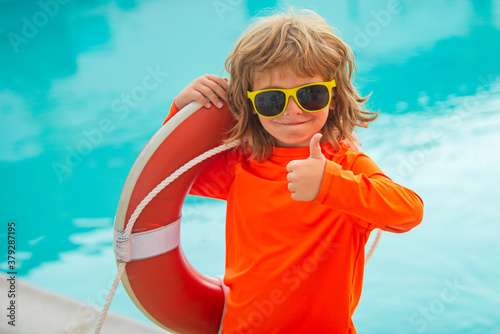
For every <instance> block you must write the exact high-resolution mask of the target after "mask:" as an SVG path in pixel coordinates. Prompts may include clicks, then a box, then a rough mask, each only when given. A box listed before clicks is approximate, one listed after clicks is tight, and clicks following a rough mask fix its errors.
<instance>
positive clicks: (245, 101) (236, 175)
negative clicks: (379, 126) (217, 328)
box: [170, 11, 423, 334]
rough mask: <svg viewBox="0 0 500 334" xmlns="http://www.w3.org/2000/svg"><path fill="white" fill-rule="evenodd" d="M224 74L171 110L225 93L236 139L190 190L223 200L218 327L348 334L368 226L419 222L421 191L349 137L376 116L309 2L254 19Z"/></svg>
mask: <svg viewBox="0 0 500 334" xmlns="http://www.w3.org/2000/svg"><path fill="white" fill-rule="evenodd" d="M226 70H227V71H228V73H229V74H230V77H231V80H230V81H228V80H227V79H224V78H220V77H217V76H214V75H204V76H202V77H200V78H198V79H196V80H194V81H193V82H192V83H191V84H190V85H188V86H187V87H186V88H185V89H183V90H182V91H181V93H180V94H179V95H178V96H177V97H176V99H175V101H174V104H173V105H172V109H171V113H170V116H171V115H172V114H174V113H175V112H177V111H178V110H179V109H181V108H183V107H184V106H186V105H187V104H188V103H189V102H191V101H194V100H197V101H200V102H201V103H203V104H205V106H206V107H210V105H211V103H213V104H215V105H216V106H218V107H219V108H220V107H222V100H224V101H227V103H228V104H229V106H230V109H231V111H232V113H233V115H234V117H235V118H236V120H237V125H236V126H235V127H234V129H233V131H232V133H231V136H230V140H234V139H240V140H241V143H242V144H241V145H240V147H239V148H237V149H236V150H234V151H231V152H227V153H225V154H224V155H222V156H221V157H220V158H218V159H217V160H216V161H215V162H214V163H212V164H211V165H210V166H209V167H208V168H207V169H206V170H204V171H203V173H202V174H201V175H200V176H199V177H198V179H197V180H196V182H195V184H194V185H193V187H192V189H191V192H190V193H191V194H193V195H201V196H208V197H212V198H218V199H222V200H226V201H227V214H226V217H227V218H226V219H227V222H226V224H227V225H226V271H225V276H224V283H225V284H226V285H227V286H228V287H229V293H228V297H227V303H226V314H225V317H224V320H223V333H231V334H233V333H235V334H240V333H241V334H246V333H266V334H269V333H356V330H355V328H354V325H353V323H352V320H351V317H352V315H353V313H354V310H355V308H356V306H357V305H358V302H359V299H360V295H361V287H362V280H363V269H364V263H365V261H364V258H365V244H366V242H367V240H368V237H369V235H370V232H371V231H372V230H373V229H375V228H380V229H382V230H385V231H391V232H396V233H402V232H406V231H409V230H410V229H412V228H413V227H415V226H416V225H418V224H419V223H420V221H421V220H422V215H423V203H422V200H421V199H420V198H419V197H418V196H417V195H416V194H415V193H414V192H412V191H411V190H409V189H406V188H404V187H402V186H400V185H398V184H396V183H394V182H393V181H392V180H391V179H389V178H388V177H387V176H385V175H384V174H383V172H382V171H381V170H380V169H379V167H378V166H377V165H376V164H375V163H374V162H373V161H372V160H371V159H370V158H369V157H368V156H366V155H365V154H363V153H361V152H359V151H358V150H357V149H356V148H355V146H356V145H355V144H354V143H355V141H356V140H355V135H354V132H353V131H354V128H355V127H356V126H367V124H368V123H369V122H371V121H372V120H374V119H375V118H376V117H377V113H371V112H368V111H365V110H364V109H363V102H365V101H366V98H363V97H360V96H359V95H358V93H357V92H356V90H355V88H354V86H353V84H352V82H351V81H350V79H351V77H352V74H353V71H354V70H355V66H354V58H353V55H352V52H351V50H350V48H349V47H348V46H347V45H346V44H345V43H344V42H342V41H341V40H340V39H339V38H338V37H337V36H336V35H335V34H334V32H333V31H332V29H331V28H330V27H329V26H328V24H327V23H326V22H325V21H324V20H323V19H322V18H321V17H320V16H318V15H317V14H315V13H314V12H311V11H300V12H298V13H294V12H293V11H289V12H288V13H286V14H280V15H274V16H270V17H266V18H261V19H260V20H258V21H256V23H254V24H253V25H252V26H251V27H250V28H249V30H247V31H246V33H244V34H243V35H242V37H241V38H240V40H239V41H238V42H237V44H236V45H235V47H234V48H233V50H232V52H231V54H230V55H229V57H228V59H227V61H226Z"/></svg>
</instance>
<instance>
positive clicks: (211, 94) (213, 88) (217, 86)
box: [202, 76, 229, 108]
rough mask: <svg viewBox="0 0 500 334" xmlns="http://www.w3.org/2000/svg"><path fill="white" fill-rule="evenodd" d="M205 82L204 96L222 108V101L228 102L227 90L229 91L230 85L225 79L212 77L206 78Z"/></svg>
mask: <svg viewBox="0 0 500 334" xmlns="http://www.w3.org/2000/svg"><path fill="white" fill-rule="evenodd" d="M205 79H206V80H204V82H203V86H204V87H203V88H202V89H203V92H202V93H203V94H205V96H206V97H207V99H209V100H210V101H211V102H212V103H214V104H215V105H216V106H217V107H219V108H221V107H222V102H221V101H220V99H222V100H224V101H227V90H228V89H229V85H228V83H227V82H226V81H225V80H224V78H221V77H218V76H210V77H207V78H205Z"/></svg>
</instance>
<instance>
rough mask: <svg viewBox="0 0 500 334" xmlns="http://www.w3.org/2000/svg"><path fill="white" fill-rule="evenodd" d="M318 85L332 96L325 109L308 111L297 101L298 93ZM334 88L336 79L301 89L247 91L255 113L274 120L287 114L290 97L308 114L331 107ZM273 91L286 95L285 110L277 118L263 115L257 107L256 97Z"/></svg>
mask: <svg viewBox="0 0 500 334" xmlns="http://www.w3.org/2000/svg"><path fill="white" fill-rule="evenodd" d="M316 85H319V86H324V87H326V88H327V89H328V91H329V92H330V95H329V98H328V103H327V104H326V106H325V107H323V108H321V109H318V110H307V109H304V108H303V107H302V105H301V104H300V103H299V101H298V99H297V92H298V90H299V89H302V88H304V87H309V86H316ZM333 87H337V83H336V82H335V79H333V80H332V81H326V82H316V83H311V84H307V85H303V86H299V87H295V88H286V89H282V88H269V89H263V90H256V91H254V92H250V91H247V97H248V98H249V99H250V101H252V105H253V109H254V110H255V112H256V113H257V114H259V115H260V116H262V117H265V118H274V117H278V116H280V115H282V114H283V113H284V112H285V110H286V107H288V101H289V100H290V96H292V97H293V99H294V100H295V103H296V104H297V105H298V106H299V108H300V109H302V110H304V111H306V112H318V111H320V110H323V109H324V108H326V107H327V106H329V105H330V103H331V102H332V88H333ZM272 91H278V92H282V93H285V106H284V107H283V110H282V111H281V112H280V113H279V114H278V115H275V116H265V115H262V114H261V113H260V112H259V111H258V110H257V107H256V105H255V97H256V96H257V94H259V93H263V92H272Z"/></svg>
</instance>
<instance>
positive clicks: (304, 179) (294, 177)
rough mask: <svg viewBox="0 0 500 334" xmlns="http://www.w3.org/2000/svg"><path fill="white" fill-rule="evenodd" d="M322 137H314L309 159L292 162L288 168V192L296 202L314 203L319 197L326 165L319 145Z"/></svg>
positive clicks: (319, 135)
mask: <svg viewBox="0 0 500 334" xmlns="http://www.w3.org/2000/svg"><path fill="white" fill-rule="evenodd" d="M322 136H323V135H322V134H320V133H317V134H315V135H314V136H312V138H311V143H310V152H311V154H310V156H309V158H307V159H305V160H293V161H290V162H289V163H288V165H287V166H286V170H287V171H288V175H287V179H288V190H290V192H291V193H292V199H294V200H296V201H312V200H314V199H315V198H316V196H318V193H319V189H320V188H321V182H322V181H323V173H324V172H325V163H326V158H325V156H324V155H323V153H322V152H321V146H320V145H319V141H320V140H321V137H322Z"/></svg>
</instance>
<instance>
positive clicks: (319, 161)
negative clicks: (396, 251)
mask: <svg viewBox="0 0 500 334" xmlns="http://www.w3.org/2000/svg"><path fill="white" fill-rule="evenodd" d="M320 139H321V136H320V135H318V134H316V135H314V136H313V137H312V139H311V145H310V150H311V155H310V157H309V158H308V159H305V160H295V161H292V162H290V163H289V164H288V165H287V170H288V172H289V173H288V176H287V178H288V181H289V184H288V189H289V190H290V192H291V193H292V194H291V196H292V198H293V199H294V200H298V201H313V200H314V201H316V202H319V203H321V204H324V205H327V206H329V207H331V208H334V209H336V210H339V211H341V212H344V213H347V214H349V215H351V216H352V217H353V218H354V219H355V220H356V221H357V223H358V224H360V225H362V226H363V227H365V228H368V227H369V224H372V225H374V227H378V228H381V229H384V230H387V231H391V232H406V231H408V230H410V229H411V228H413V227H415V226H416V225H418V224H419V223H420V222H421V221H422V216H423V202H422V199H421V198H420V197H419V196H418V195H417V194H415V193H414V192H413V191H411V190H409V189H407V188H405V187H403V186H400V185H399V184H396V183H394V182H393V181H392V180H391V179H389V178H388V177H387V176H385V175H384V174H383V172H382V171H381V170H380V168H379V167H378V166H377V165H376V164H375V163H374V162H373V161H372V160H371V159H370V158H369V157H367V156H366V155H364V154H359V155H357V157H356V158H355V160H354V161H353V162H352V163H351V164H350V166H347V167H348V170H344V169H342V166H340V165H339V164H337V163H335V162H333V161H328V160H327V159H326V158H325V157H324V155H323V153H322V152H321V147H320V146H319V141H320ZM344 167H345V166H344Z"/></svg>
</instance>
